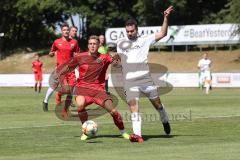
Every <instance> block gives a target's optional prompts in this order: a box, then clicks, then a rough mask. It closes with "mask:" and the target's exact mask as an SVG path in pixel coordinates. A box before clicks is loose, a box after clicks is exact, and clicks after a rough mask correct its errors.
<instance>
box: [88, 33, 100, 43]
mask: <svg viewBox="0 0 240 160" xmlns="http://www.w3.org/2000/svg"><path fill="white" fill-rule="evenodd" d="M91 39H95V40H97V41H98V43H99V42H100V41H99V37H98V36H96V35H91V36H90V37H89V38H88V41H89V40H91Z"/></svg>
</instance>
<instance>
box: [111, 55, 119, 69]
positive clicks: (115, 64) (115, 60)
mask: <svg viewBox="0 0 240 160" xmlns="http://www.w3.org/2000/svg"><path fill="white" fill-rule="evenodd" d="M112 65H113V67H120V66H121V57H120V56H119V55H118V54H114V55H113V56H112Z"/></svg>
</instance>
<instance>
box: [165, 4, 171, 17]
mask: <svg viewBox="0 0 240 160" xmlns="http://www.w3.org/2000/svg"><path fill="white" fill-rule="evenodd" d="M172 11H173V6H170V7H168V8H167V9H166V10H165V11H164V17H166V18H168V16H169V15H170V14H171V12H172Z"/></svg>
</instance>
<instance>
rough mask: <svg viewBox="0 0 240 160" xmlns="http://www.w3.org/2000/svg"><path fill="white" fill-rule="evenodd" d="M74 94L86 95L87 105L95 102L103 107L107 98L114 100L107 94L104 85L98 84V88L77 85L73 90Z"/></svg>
mask: <svg viewBox="0 0 240 160" xmlns="http://www.w3.org/2000/svg"><path fill="white" fill-rule="evenodd" d="M73 94H74V95H76V96H78V95H81V96H84V98H85V105H86V106H87V105H90V104H92V103H95V104H97V105H99V106H101V107H104V102H105V101H106V100H111V101H112V98H111V97H110V96H109V95H107V94H106V92H105V90H104V89H102V86H99V87H97V86H96V88H90V87H84V86H76V87H75V88H74V90H73Z"/></svg>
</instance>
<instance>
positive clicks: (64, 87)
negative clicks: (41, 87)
mask: <svg viewBox="0 0 240 160" xmlns="http://www.w3.org/2000/svg"><path fill="white" fill-rule="evenodd" d="M59 83H60V85H59V88H58V89H57V90H56V91H58V92H60V93H62V94H71V93H72V89H73V87H74V86H75V84H76V76H75V73H73V72H71V73H67V74H66V75H63V76H61V77H60V79H59Z"/></svg>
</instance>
